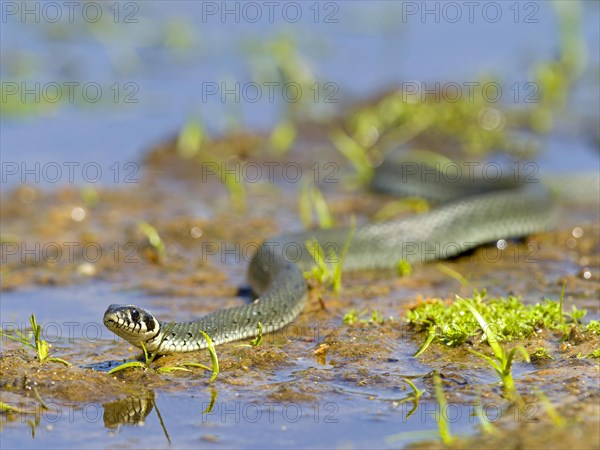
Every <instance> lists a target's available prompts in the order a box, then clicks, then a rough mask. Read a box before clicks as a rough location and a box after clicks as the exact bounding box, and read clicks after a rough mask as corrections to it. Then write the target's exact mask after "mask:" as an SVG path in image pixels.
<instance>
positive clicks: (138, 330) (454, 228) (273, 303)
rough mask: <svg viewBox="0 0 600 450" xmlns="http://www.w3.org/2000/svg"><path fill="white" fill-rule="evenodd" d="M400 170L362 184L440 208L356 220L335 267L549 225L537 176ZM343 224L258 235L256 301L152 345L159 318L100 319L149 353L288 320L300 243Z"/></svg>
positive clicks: (430, 253) (385, 264)
mask: <svg viewBox="0 0 600 450" xmlns="http://www.w3.org/2000/svg"><path fill="white" fill-rule="evenodd" d="M407 169H408V166H407V165H406V164H404V163H403V164H386V165H383V166H381V168H380V169H379V170H377V171H376V172H375V175H374V177H373V180H372V183H371V184H372V187H373V188H374V189H376V190H379V191H385V192H387V193H394V194H397V193H403V194H404V195H410V196H419V197H424V198H427V199H429V200H430V201H432V202H434V203H440V206H439V207H436V208H434V209H432V210H430V211H429V212H426V213H423V214H419V215H414V216H410V217H407V218H403V219H400V220H394V221H387V222H378V223H367V224H364V225H361V226H357V227H356V229H355V230H354V235H353V238H352V241H351V243H350V246H349V247H348V251H347V253H346V255H345V259H344V261H343V269H344V271H352V270H361V269H383V268H392V267H395V266H397V264H398V263H399V261H402V260H404V261H407V262H408V263H411V264H413V263H418V262H424V261H429V260H438V259H444V258H448V257H452V256H455V255H458V254H460V253H462V252H464V251H466V250H469V249H471V248H474V247H477V246H479V245H482V244H485V243H490V242H494V241H497V240H499V239H503V238H516V237H523V236H526V235H528V234H531V233H535V232H539V231H543V230H545V229H548V228H550V227H552V226H553V223H554V219H555V216H556V210H555V208H554V200H553V195H552V194H551V193H550V190H549V189H548V188H547V187H545V185H544V184H543V183H540V182H537V180H534V181H535V182H531V183H527V182H524V180H522V179H521V180H517V179H515V178H514V177H512V176H506V177H502V178H499V179H493V180H486V179H483V178H482V177H479V178H477V177H469V178H468V179H467V178H466V177H465V179H464V180H445V178H444V177H442V178H441V179H439V177H438V179H436V180H435V182H433V183H432V182H430V181H428V180H427V179H426V178H427V177H425V176H423V173H422V170H418V171H416V172H415V171H414V170H412V167H411V170H410V171H409V170H407ZM409 172H410V174H409ZM349 232H350V229H349V228H336V229H330V230H318V231H307V232H301V233H295V234H287V235H283V236H279V237H276V238H274V239H270V240H268V241H265V242H264V243H262V245H261V246H260V247H259V249H258V251H257V252H256V254H255V255H254V257H253V258H252V260H251V262H250V264H249V269H248V277H247V279H248V282H249V284H250V287H251V288H252V290H253V292H254V293H255V294H256V295H257V296H258V297H257V299H256V300H254V301H253V302H252V303H249V304H244V305H241V306H236V307H233V308H228V309H222V310H218V311H216V312H213V313H210V314H208V315H206V316H204V317H201V318H199V319H198V320H194V321H190V322H181V323H175V324H174V325H173V326H172V328H171V329H170V330H169V333H168V335H167V336H164V340H163V342H162V344H161V345H160V348H158V347H159V343H160V342H161V339H163V334H164V332H165V330H166V328H167V326H168V325H169V322H164V321H159V320H158V319H156V318H155V317H154V316H153V315H152V314H151V313H150V312H148V311H146V310H144V309H142V308H140V307H137V306H134V305H110V306H109V307H108V309H107V311H106V313H105V315H104V324H105V325H106V326H107V328H108V329H110V330H111V331H113V332H114V333H115V334H117V335H119V336H120V337H122V338H123V339H125V340H126V341H128V342H129V343H130V344H132V345H134V346H136V347H139V348H141V343H142V342H143V343H144V345H145V346H146V349H147V350H148V351H149V352H157V351H158V353H159V354H165V353H173V352H186V351H193V350H199V349H203V348H206V346H207V343H206V341H205V339H204V337H203V336H202V334H201V331H204V332H206V333H207V334H208V335H209V336H210V337H211V338H212V340H213V342H214V343H215V344H222V343H225V342H230V341H235V340H239V339H245V338H249V337H253V336H255V335H256V334H257V331H258V322H260V323H261V324H262V327H263V333H268V332H272V331H275V330H278V329H280V328H282V327H284V326H285V325H287V324H289V323H290V322H292V321H293V320H294V319H295V318H296V317H297V316H298V314H299V313H300V312H301V311H302V310H303V308H304V306H305V304H306V298H307V284H306V281H305V278H304V271H306V270H309V269H310V268H311V267H312V266H314V259H313V258H312V256H311V254H310V253H309V252H308V251H307V249H306V247H305V242H306V241H307V240H309V239H316V240H317V241H318V242H319V243H320V244H321V246H322V247H323V248H334V249H338V250H339V249H341V248H343V246H344V243H345V242H346V240H347V238H348V235H349ZM336 254H338V255H339V254H340V253H339V252H337V253H336Z"/></svg>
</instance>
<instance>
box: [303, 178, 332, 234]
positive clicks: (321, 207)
mask: <svg viewBox="0 0 600 450" xmlns="http://www.w3.org/2000/svg"><path fill="white" fill-rule="evenodd" d="M298 209H299V215H300V220H301V221H302V224H303V225H304V228H309V227H310V226H311V225H312V223H313V220H312V218H313V212H314V215H315V216H316V218H317V222H318V225H319V228H321V229H328V228H331V227H333V226H334V225H335V221H334V219H333V216H332V215H331V212H330V211H329V207H328V206H327V202H326V201H325V198H324V197H323V194H322V193H321V191H320V190H319V188H317V187H316V186H315V185H314V184H308V183H304V184H303V185H302V188H301V190H300V198H299V199H298Z"/></svg>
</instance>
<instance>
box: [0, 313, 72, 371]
mask: <svg viewBox="0 0 600 450" xmlns="http://www.w3.org/2000/svg"><path fill="white" fill-rule="evenodd" d="M29 323H30V324H31V330H32V332H33V343H32V342H30V341H29V339H28V338H27V336H25V335H24V334H23V333H21V332H20V331H19V330H14V331H13V333H14V336H13V335H10V334H8V333H6V332H5V331H4V330H0V336H4V337H7V338H8V339H12V340H13V341H17V342H20V343H21V344H23V345H24V346H26V347H31V348H33V349H35V351H36V353H37V358H38V361H39V362H40V363H44V362H46V361H47V362H57V363H60V364H64V365H65V366H70V365H71V364H69V363H68V362H67V361H65V360H64V359H61V358H55V357H53V356H50V346H49V345H48V343H47V342H46V341H45V340H43V339H42V338H41V335H42V325H41V324H39V323H37V320H36V318H35V314H31V317H30V318H29Z"/></svg>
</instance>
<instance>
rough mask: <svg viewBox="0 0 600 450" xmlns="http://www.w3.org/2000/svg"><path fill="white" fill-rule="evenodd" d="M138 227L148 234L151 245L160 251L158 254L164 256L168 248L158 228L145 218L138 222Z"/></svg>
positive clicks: (145, 234)
mask: <svg viewBox="0 0 600 450" xmlns="http://www.w3.org/2000/svg"><path fill="white" fill-rule="evenodd" d="M138 229H139V230H140V231H141V232H142V234H144V236H146V238H147V239H148V242H150V245H151V246H152V247H154V249H155V250H156V252H157V253H158V256H164V255H165V253H166V250H167V249H166V246H165V243H164V242H163V240H162V239H161V237H160V234H158V230H157V229H156V228H154V227H153V226H152V225H150V224H149V223H148V222H146V221H143V220H142V221H140V222H139V223H138Z"/></svg>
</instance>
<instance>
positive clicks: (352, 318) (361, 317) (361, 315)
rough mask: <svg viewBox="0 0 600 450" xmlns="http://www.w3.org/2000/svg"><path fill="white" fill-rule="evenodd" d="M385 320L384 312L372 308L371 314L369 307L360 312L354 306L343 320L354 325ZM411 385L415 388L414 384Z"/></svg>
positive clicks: (378, 322)
mask: <svg viewBox="0 0 600 450" xmlns="http://www.w3.org/2000/svg"><path fill="white" fill-rule="evenodd" d="M384 321H385V319H384V318H383V314H381V313H380V312H379V311H377V310H376V309H374V308H373V309H372V310H371V313H370V314H369V311H368V309H367V308H365V309H363V310H362V311H360V312H359V311H357V310H356V309H354V308H352V309H351V310H350V311H348V312H347V313H346V314H344V317H343V318H342V322H344V323H345V324H346V325H354V324H355V323H359V322H360V323H365V324H375V325H381V324H382V323H383V322H384ZM409 384H410V383H409ZM411 387H413V388H414V386H411Z"/></svg>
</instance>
